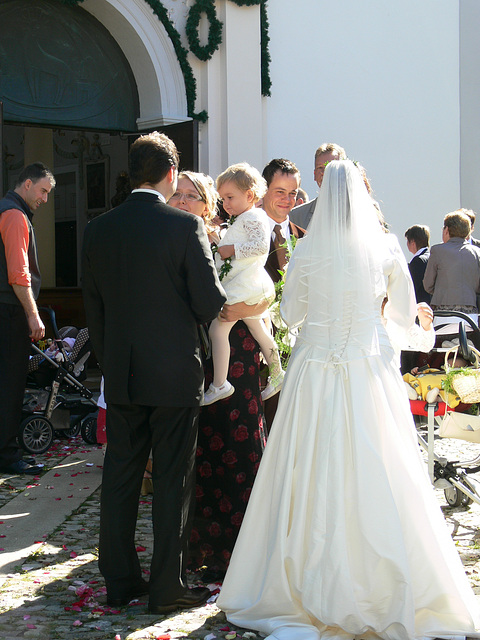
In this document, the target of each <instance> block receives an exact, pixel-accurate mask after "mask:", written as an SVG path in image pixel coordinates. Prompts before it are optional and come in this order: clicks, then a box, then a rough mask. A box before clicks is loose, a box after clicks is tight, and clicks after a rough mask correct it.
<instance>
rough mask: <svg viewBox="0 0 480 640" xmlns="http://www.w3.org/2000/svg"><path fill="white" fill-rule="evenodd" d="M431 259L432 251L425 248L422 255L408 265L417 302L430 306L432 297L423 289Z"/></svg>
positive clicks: (414, 258)
mask: <svg viewBox="0 0 480 640" xmlns="http://www.w3.org/2000/svg"><path fill="white" fill-rule="evenodd" d="M429 257H430V249H429V248H428V247H425V248H424V249H423V251H422V253H419V254H418V256H415V257H413V258H412V259H411V261H410V262H409V264H408V269H409V271H410V275H411V276H412V280H413V286H414V287H415V297H416V299H417V302H426V303H427V304H430V300H431V298H432V296H431V295H430V294H429V293H427V292H426V291H425V289H424V288H423V276H424V275H425V269H426V268H427V263H428V259H429Z"/></svg>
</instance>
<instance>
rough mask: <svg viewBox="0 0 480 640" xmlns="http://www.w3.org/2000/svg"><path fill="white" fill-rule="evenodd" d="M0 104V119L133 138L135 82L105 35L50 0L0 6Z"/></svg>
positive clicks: (78, 12) (84, 15)
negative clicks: (122, 133) (114, 132)
mask: <svg viewBox="0 0 480 640" xmlns="http://www.w3.org/2000/svg"><path fill="white" fill-rule="evenodd" d="M0 61H1V73H0V99H1V100H2V101H3V105H4V119H5V120H6V121H10V122H22V123H24V124H26V123H32V124H37V125H38V124H40V125H54V126H64V127H65V126H67V127H83V128H89V129H107V128H108V129H111V130H123V131H136V128H137V126H136V122H137V118H138V116H139V104H138V94H137V88H136V83H135V79H134V76H133V73H132V70H131V69H130V66H129V64H128V62H127V59H126V57H125V56H124V54H123V52H122V50H121V48H120V47H119V45H118V44H117V42H116V41H115V40H114V38H113V37H112V36H111V35H110V33H109V32H108V30H107V29H106V28H105V27H104V26H103V25H102V24H101V23H100V22H99V21H98V20H96V19H95V18H94V17H93V16H92V15H91V14H90V13H88V12H87V11H85V10H83V9H81V8H80V7H72V6H67V5H65V4H63V3H60V2H58V1H55V0H35V12H34V16H33V14H32V6H31V2H30V0H11V1H10V2H5V3H2V4H0Z"/></svg>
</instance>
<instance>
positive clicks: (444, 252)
mask: <svg viewBox="0 0 480 640" xmlns="http://www.w3.org/2000/svg"><path fill="white" fill-rule="evenodd" d="M443 225H444V226H443V233H442V239H443V243H441V244H435V245H434V246H433V247H432V248H431V249H430V258H429V260H428V263H427V268H426V270H425V275H424V278H423V286H424V288H425V291H427V292H428V293H431V294H432V300H431V306H432V309H438V310H441V311H445V310H451V311H460V312H462V313H466V314H469V315H471V317H472V319H473V320H474V321H475V322H476V321H477V314H478V310H477V294H478V293H480V250H479V249H478V247H475V246H472V245H471V244H470V242H469V240H468V238H469V236H470V232H471V226H470V219H469V217H468V216H467V215H466V214H465V213H463V211H462V210H461V209H459V210H457V211H453V212H452V213H448V214H447V215H446V216H445V218H444V221H443ZM441 320H442V323H445V318H441ZM453 321H454V320H449V322H453Z"/></svg>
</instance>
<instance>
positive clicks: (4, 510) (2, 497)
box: [0, 436, 480, 640]
mask: <svg viewBox="0 0 480 640" xmlns="http://www.w3.org/2000/svg"><path fill="white" fill-rule="evenodd" d="M452 443H453V444H452ZM442 446H443V447H444V450H445V455H446V456H447V457H448V458H449V459H453V458H455V457H456V454H458V453H459V452H460V453H461V454H462V455H460V456H459V457H460V458H465V457H474V455H476V453H477V452H478V450H479V449H480V447H478V446H477V445H468V444H467V443H460V441H457V440H456V441H448V442H446V441H443V442H442ZM469 453H472V455H471V456H469ZM37 459H38V460H39V461H41V462H43V463H44V464H45V465H46V468H47V469H48V471H46V472H45V473H43V474H41V475H40V476H39V477H38V478H35V479H33V478H31V477H30V478H28V477H26V476H11V477H8V476H6V475H3V476H2V475H0V551H1V554H2V555H1V556H0V576H2V577H1V578H0V640H14V639H15V640H17V639H19V638H33V639H38V640H82V639H84V638H85V639H86V640H87V639H88V640H147V639H156V640H169V639H172V640H173V639H176V638H189V639H190V640H214V639H215V638H226V639H227V640H231V639H233V638H242V637H243V638H245V639H249V638H250V639H255V638H260V637H261V636H260V635H257V634H255V633H253V632H251V631H247V630H245V629H243V630H242V629H238V628H236V627H233V626H232V625H230V624H228V623H227V622H226V620H225V617H224V615H223V613H222V612H220V611H219V610H218V608H217V607H216V606H215V603H214V600H215V597H216V593H218V589H217V586H216V585H209V586H210V589H211V590H212V599H211V600H212V602H210V603H207V604H206V605H205V606H203V607H200V608H198V609H195V610H193V611H187V612H176V613H173V614H169V615H168V616H164V617H162V616H152V615H149V614H148V613H147V609H146V602H145V601H133V602H132V603H131V604H130V605H129V606H128V607H124V608H122V609H121V610H114V609H111V608H110V607H108V606H107V605H106V594H105V588H104V584H103V580H102V578H101V576H100V574H99V571H98V566H97V546H96V545H97V540H98V523H99V494H100V477H101V476H100V474H101V466H102V461H103V460H102V453H101V450H100V448H99V447H97V446H91V445H86V444H85V443H84V442H83V440H82V439H81V437H80V436H78V437H77V438H72V439H70V440H58V441H55V444H54V447H53V448H52V449H50V450H49V451H48V452H46V453H45V454H43V455H42V456H38V457H37ZM457 459H458V457H457ZM436 493H437V495H438V499H439V502H440V504H441V505H442V508H443V509H444V514H445V517H446V520H447V523H448V525H449V528H450V529H451V531H452V535H453V538H454V540H455V543H456V545H457V547H458V549H459V552H460V555H461V557H462V561H463V563H464V566H465V569H466V572H467V575H468V577H469V579H470V582H471V584H472V586H473V588H474V590H475V592H476V593H477V594H480V506H479V505H477V504H473V505H472V506H471V507H469V508H464V507H457V508H454V509H451V508H446V507H445V505H446V502H445V499H444V496H443V491H437V492H436ZM150 508H151V496H147V497H145V498H142V499H141V500H140V508H139V519H138V527H137V539H136V541H137V545H138V546H137V549H138V552H139V555H140V558H141V559H143V566H144V567H145V574H146V577H147V578H148V575H147V574H148V572H147V569H146V567H148V565H149V557H150V554H151V551H152V544H151V543H152V531H151V519H150ZM192 581H194V579H192ZM479 597H480V595H479ZM292 640H294V639H292Z"/></svg>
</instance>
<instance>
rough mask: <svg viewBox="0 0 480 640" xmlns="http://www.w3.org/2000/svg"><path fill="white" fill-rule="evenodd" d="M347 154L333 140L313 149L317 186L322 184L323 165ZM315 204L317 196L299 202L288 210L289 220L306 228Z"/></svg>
mask: <svg viewBox="0 0 480 640" xmlns="http://www.w3.org/2000/svg"><path fill="white" fill-rule="evenodd" d="M346 159H347V154H346V153H345V149H344V148H343V147H340V146H339V145H338V144H335V143H334V142H325V143H324V144H322V145H321V146H320V147H318V149H317V150H316V151H315V169H314V172H313V177H314V180H315V182H316V183H317V184H318V188H320V187H321V186H322V180H323V174H324V172H325V167H326V166H327V164H328V163H329V162H332V160H346ZM316 204H317V198H314V199H313V200H310V202H306V203H305V204H301V205H300V206H298V207H295V208H293V209H292V211H291V212H290V220H291V221H292V222H294V223H295V224H296V225H298V226H299V227H301V228H302V229H306V228H307V227H308V224H309V222H310V220H311V219H312V216H313V212H314V211H315V205H316Z"/></svg>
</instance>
